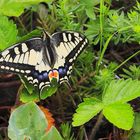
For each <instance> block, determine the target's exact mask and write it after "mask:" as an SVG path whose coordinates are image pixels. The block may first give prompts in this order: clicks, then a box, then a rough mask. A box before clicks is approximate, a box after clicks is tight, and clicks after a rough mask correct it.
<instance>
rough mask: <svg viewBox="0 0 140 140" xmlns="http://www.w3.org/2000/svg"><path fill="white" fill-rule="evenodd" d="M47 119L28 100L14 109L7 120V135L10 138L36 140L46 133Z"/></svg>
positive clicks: (14, 139) (13, 139)
mask: <svg viewBox="0 0 140 140" xmlns="http://www.w3.org/2000/svg"><path fill="white" fill-rule="evenodd" d="M46 128H47V121H46V118H45V115H44V113H43V112H42V111H41V110H40V109H39V107H38V106H37V105H36V104H35V103H33V102H30V103H28V104H24V105H22V106H20V107H18V108H17V109H15V110H14V111H13V112H12V114H11V116H10V120H9V126H8V136H9V138H10V139H12V140H25V139H33V140H36V139H38V138H41V137H42V136H43V135H45V133H46Z"/></svg>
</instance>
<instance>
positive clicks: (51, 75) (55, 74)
mask: <svg viewBox="0 0 140 140" xmlns="http://www.w3.org/2000/svg"><path fill="white" fill-rule="evenodd" d="M52 78H55V79H57V81H58V79H59V73H58V71H57V70H52V71H50V72H49V79H50V81H51V80H52Z"/></svg>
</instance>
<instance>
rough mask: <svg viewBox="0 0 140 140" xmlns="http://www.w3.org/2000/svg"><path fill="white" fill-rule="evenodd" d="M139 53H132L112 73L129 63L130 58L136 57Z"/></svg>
mask: <svg viewBox="0 0 140 140" xmlns="http://www.w3.org/2000/svg"><path fill="white" fill-rule="evenodd" d="M139 53H140V50H139V51H137V52H136V53H134V54H133V55H131V56H130V57H128V58H127V59H126V60H125V61H123V62H122V63H121V64H120V65H119V66H117V67H116V68H115V69H114V70H113V72H114V71H116V70H117V69H118V68H120V67H121V66H122V65H124V64H125V63H126V62H127V61H129V60H130V59H131V58H133V57H134V56H136V55H137V54H139Z"/></svg>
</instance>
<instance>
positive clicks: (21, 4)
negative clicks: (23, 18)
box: [0, 0, 52, 17]
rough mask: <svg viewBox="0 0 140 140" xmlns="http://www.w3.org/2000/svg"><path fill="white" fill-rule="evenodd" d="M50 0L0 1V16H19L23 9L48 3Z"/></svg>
mask: <svg viewBox="0 0 140 140" xmlns="http://www.w3.org/2000/svg"><path fill="white" fill-rule="evenodd" d="M50 1H52V0H1V1H0V14H3V15H6V16H16V17H18V16H20V15H21V14H22V13H23V12H24V9H25V8H28V7H30V6H32V5H35V4H38V3H40V2H46V3H47V2H50Z"/></svg>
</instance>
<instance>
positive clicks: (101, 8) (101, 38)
mask: <svg viewBox="0 0 140 140" xmlns="http://www.w3.org/2000/svg"><path fill="white" fill-rule="evenodd" d="M103 5H104V0H101V1H100V54H101V53H102V47H103V21H104V15H103V14H104V13H103ZM99 65H100V63H99V61H98V63H97V70H96V72H97V73H98V70H99Z"/></svg>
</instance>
